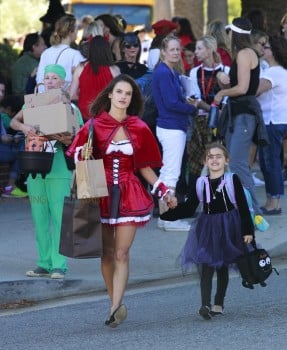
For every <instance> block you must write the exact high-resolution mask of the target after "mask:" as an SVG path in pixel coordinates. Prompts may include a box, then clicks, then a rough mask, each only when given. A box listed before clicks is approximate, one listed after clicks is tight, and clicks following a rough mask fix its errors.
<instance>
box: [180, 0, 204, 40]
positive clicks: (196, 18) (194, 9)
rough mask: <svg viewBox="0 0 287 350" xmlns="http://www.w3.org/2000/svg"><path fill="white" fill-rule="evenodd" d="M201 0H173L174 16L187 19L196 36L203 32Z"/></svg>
mask: <svg viewBox="0 0 287 350" xmlns="http://www.w3.org/2000/svg"><path fill="white" fill-rule="evenodd" d="M203 2H204V1H203V0H174V16H180V17H186V18H187V19H189V21H190V23H191V27H192V31H193V33H194V35H195V37H196V38H199V37H201V36H202V34H203V27H204V18H203Z"/></svg>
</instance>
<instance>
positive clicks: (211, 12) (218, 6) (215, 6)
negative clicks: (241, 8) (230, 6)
mask: <svg viewBox="0 0 287 350" xmlns="http://www.w3.org/2000/svg"><path fill="white" fill-rule="evenodd" d="M214 19H219V20H220V21H222V22H223V23H224V24H228V20H227V0H216V1H214V0H208V3H207V23H209V22H210V21H212V20H214Z"/></svg>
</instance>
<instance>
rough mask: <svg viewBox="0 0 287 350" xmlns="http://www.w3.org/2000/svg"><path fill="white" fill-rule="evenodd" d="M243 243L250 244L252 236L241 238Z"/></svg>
mask: <svg viewBox="0 0 287 350" xmlns="http://www.w3.org/2000/svg"><path fill="white" fill-rule="evenodd" d="M243 240H244V243H251V242H252V241H253V236H252V235H246V236H243Z"/></svg>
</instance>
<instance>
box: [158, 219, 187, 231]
mask: <svg viewBox="0 0 287 350" xmlns="http://www.w3.org/2000/svg"><path fill="white" fill-rule="evenodd" d="M164 230H165V231H184V232H188V231H189V230H190V224H189V223H188V222H187V221H183V220H175V221H165V222H164Z"/></svg>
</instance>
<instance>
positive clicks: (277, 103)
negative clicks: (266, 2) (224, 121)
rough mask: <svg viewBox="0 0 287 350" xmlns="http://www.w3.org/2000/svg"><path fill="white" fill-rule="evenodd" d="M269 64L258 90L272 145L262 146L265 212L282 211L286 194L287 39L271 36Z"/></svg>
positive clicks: (266, 55) (266, 48) (267, 49)
mask: <svg viewBox="0 0 287 350" xmlns="http://www.w3.org/2000/svg"><path fill="white" fill-rule="evenodd" d="M264 59H265V60H266V61H267V62H268V64H269V68H267V69H266V70H265V71H264V72H263V74H262V76H261V79H260V84H259V88H258V91H257V95H258V101H259V103H260V105H261V109H262V112H263V118H264V122H265V125H266V129H267V132H268V136H269V141H270V145H268V146H266V147H262V148H260V149H259V159H260V167H261V170H262V173H263V176H264V180H265V190H266V203H265V204H264V206H263V207H261V209H262V212H263V214H265V215H280V214H281V212H282V210H281V205H280V197H281V196H282V195H283V194H284V184H283V177H282V164H281V151H282V144H283V140H284V138H285V137H286V134H287V119H286V99H287V89H286V81H287V40H286V39H285V38H284V37H279V36H278V37H270V38H269V43H268V44H266V45H265V46H264Z"/></svg>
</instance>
